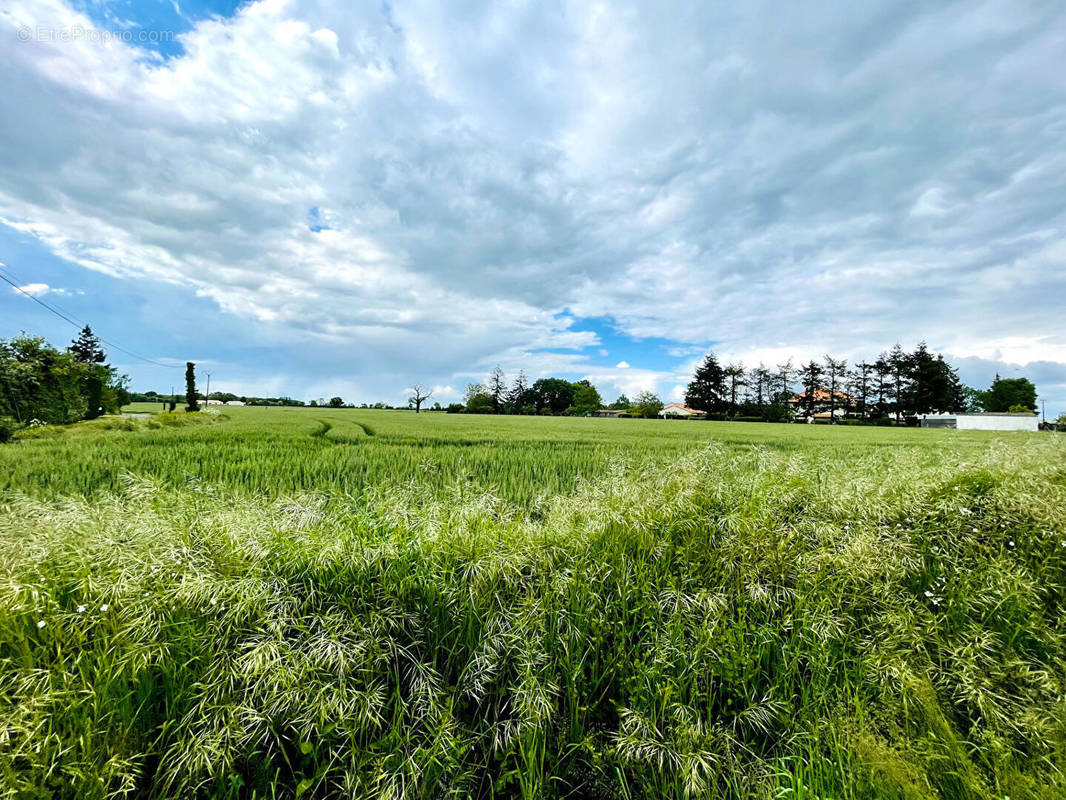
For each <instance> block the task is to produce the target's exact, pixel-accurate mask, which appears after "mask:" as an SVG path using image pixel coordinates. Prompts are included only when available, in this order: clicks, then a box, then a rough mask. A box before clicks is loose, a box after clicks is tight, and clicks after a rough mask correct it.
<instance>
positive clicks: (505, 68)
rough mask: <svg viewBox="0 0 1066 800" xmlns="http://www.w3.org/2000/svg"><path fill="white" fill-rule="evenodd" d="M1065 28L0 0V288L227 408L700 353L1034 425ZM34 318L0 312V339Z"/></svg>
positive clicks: (1058, 334) (1051, 381)
mask: <svg viewBox="0 0 1066 800" xmlns="http://www.w3.org/2000/svg"><path fill="white" fill-rule="evenodd" d="M102 32H107V33H108V34H109V35H104V34H103V33H102ZM1064 36H1066V11H1064V10H1063V9H1062V8H1061V7H1057V6H1056V5H1054V4H1043V3H1024V2H983V3H974V4H959V3H901V2H889V3H868V4H862V6H861V7H853V6H840V5H834V4H824V5H818V4H816V5H813V6H809V7H805V8H803V9H802V10H800V9H798V8H797V7H795V6H794V4H780V3H750V4H744V5H743V7H736V8H733V7H715V6H714V5H710V4H705V3H695V2H693V3H678V4H676V5H674V6H672V8H671V10H670V12H669V13H664V12H663V11H662V10H661V9H660V8H659V7H658V6H656V5H653V4H640V3H637V4H630V3H624V2H623V3H618V4H612V5H611V6H609V7H607V6H603V5H600V4H596V3H584V2H577V1H576V0H575V1H574V2H557V3H521V2H519V3H512V4H507V5H500V4H489V3H473V2H461V3H457V2H452V3H443V4H442V3H439V2H428V0H427V2H397V3H393V4H362V5H359V6H356V7H354V8H353V7H351V6H349V5H347V4H336V3H328V2H315V1H312V0H262V1H261V2H255V3H246V4H242V5H239V6H238V4H236V3H203V2H195V3H190V2H169V0H168V2H155V1H154V0H153V2H134V1H133V0H127V1H126V2H94V1H93V0H88V1H82V2H77V3H75V4H74V5H70V4H66V3H64V2H62V1H61V0H34V2H24V1H23V0H14V1H13V2H9V3H7V4H5V7H4V9H3V10H0V72H2V74H4V75H5V78H6V80H5V87H4V89H3V90H2V91H0V263H2V264H4V265H5V267H4V268H5V269H6V270H8V271H9V272H10V273H13V274H14V275H16V276H17V277H18V279H19V281H20V282H21V283H22V284H23V285H25V286H28V287H32V289H31V290H32V291H33V292H35V293H37V294H39V296H41V298H42V299H44V300H47V301H48V302H51V303H54V304H57V305H59V306H61V307H62V308H63V309H65V310H66V311H68V312H69V313H70V314H72V315H73V316H76V317H78V318H79V319H85V320H87V321H89V322H91V323H92V324H93V326H94V328H96V329H97V330H99V331H100V332H101V333H102V335H104V336H105V337H106V338H108V339H111V340H113V341H115V342H118V343H120V344H122V345H123V346H124V347H126V348H127V349H129V350H132V351H135V352H137V353H140V354H143V355H145V356H147V357H149V358H151V359H153V360H158V361H164V362H167V363H171V362H173V363H175V364H179V365H180V364H183V363H184V361H186V360H194V361H196V362H197V363H198V364H200V365H201V370H202V371H208V370H210V371H211V372H212V374H213V376H214V377H213V378H212V388H215V387H217V388H219V389H221V390H231V391H235V392H238V393H255V394H282V393H284V394H290V395H293V396H297V397H303V398H314V397H322V396H330V395H333V394H340V395H342V396H343V397H345V398H346V399H350V400H354V401H355V402H364V401H366V402H373V401H376V400H385V401H388V402H394V403H395V402H401V401H402V399H403V397H404V396H405V390H406V388H407V387H408V386H410V385H411V384H412V383H414V382H420V383H429V384H431V385H433V386H434V387H436V397H437V398H439V399H441V400H442V401H445V402H446V401H448V400H450V399H453V398H454V397H457V396H458V395H460V394H461V393H462V390H463V387H464V385H465V384H466V383H467V382H468V381H470V380H475V379H477V378H479V377H481V376H483V375H484V374H485V373H487V371H488V370H489V369H491V368H492V366H494V365H495V364H497V363H499V364H501V365H502V366H503V368H504V369H505V370H506V371H507V372H508V373H510V374H514V373H515V372H517V371H518V370H519V369H522V370H524V371H525V372H526V373H527V374H529V375H530V376H531V377H538V376H541V375H546V374H561V375H567V376H570V377H574V378H578V377H588V378H590V379H592V380H593V381H594V382H595V383H596V384H597V385H598V386H599V387H600V388H601V390H602V392H603V394H604V395H605V396H608V397H613V396H616V395H617V394H618V393H620V392H626V393H628V394H631V395H632V394H634V393H636V392H637V391H639V390H641V389H653V390H655V391H657V392H659V393H660V394H661V395H663V396H664V397H667V398H675V397H677V396H678V393H679V391H680V387H681V386H683V384H684V382H685V381H686V380H687V377H688V375H689V374H690V373H691V369H692V367H693V364H694V362H695V361H696V360H698V358H699V357H700V355H701V354H702V352H704V351H705V350H706V349H707V348H708V347H714V348H715V349H716V350H717V351H718V352H719V353H720V354H721V355H722V357H724V358H726V359H729V360H743V361H744V363H746V364H747V365H749V366H751V365H754V364H757V363H759V362H760V361H763V362H765V363H766V364H774V363H777V362H779V361H781V360H783V359H784V358H787V357H789V356H791V357H792V358H794V359H795V360H797V361H799V360H801V359H806V358H809V357H812V356H814V357H820V356H821V355H823V354H824V353H827V352H829V353H834V354H836V355H838V356H843V357H846V358H849V359H852V360H855V359H859V358H864V357H870V356H873V355H876V354H877V352H879V351H880V350H882V349H884V348H887V347H889V346H890V345H891V344H893V343H894V342H896V341H899V342H901V343H902V344H903V345H904V346H907V347H911V346H913V345H914V344H915V343H916V342H917V341H919V340H925V341H927V342H928V343H929V345H930V346H931V347H933V348H935V349H937V350H939V351H941V352H944V353H945V354H946V355H947V356H948V357H949V358H950V359H951V360H952V361H953V363H955V364H957V365H958V366H959V367H960V369H961V371H962V374H963V377H964V379H965V380H966V381H967V382H968V383H970V384H972V385H976V386H983V385H987V383H988V382H989V381H990V380H991V378H992V376H993V375H994V374H995V373H996V372H999V373H1001V374H1005V375H1027V376H1029V377H1031V378H1032V379H1033V380H1034V381H1035V382H1036V383H1037V386H1038V390H1039V392H1040V395H1041V397H1042V398H1044V399H1045V400H1047V403H1048V413H1049V414H1052V413H1054V414H1057V413H1058V412H1059V411H1066V323H1064V321H1063V320H1064V315H1063V313H1062V312H1063V298H1064V297H1066V266H1064V264H1066V242H1064V239H1063V232H1064V229H1066V204H1064V203H1063V202H1062V197H1063V196H1066V192H1064V190H1066V146H1064V142H1066V85H1064V84H1063V82H1062V80H1061V77H1060V76H1061V75H1062V74H1064V73H1066V51H1064V49H1063V48H1062V46H1061V43H1062V41H1063V38H1064ZM69 328H70V326H69V325H66V323H63V322H61V321H60V320H58V319H56V318H54V317H51V316H50V315H48V314H47V312H45V311H44V310H43V309H41V308H40V307H39V306H37V305H36V304H34V303H32V302H31V301H29V300H27V299H26V298H25V297H22V296H20V295H18V294H17V293H15V292H14V291H13V290H9V289H8V288H7V287H5V290H4V291H0V336H11V335H14V334H15V333H17V332H18V331H20V330H27V331H31V332H36V333H41V334H42V335H45V336H46V337H48V338H49V339H51V340H52V341H54V342H56V343H63V342H66V341H67V340H69V338H70V336H71V335H72V333H73V331H72V330H70V329H69ZM113 360H114V362H115V363H117V364H118V365H119V366H120V367H121V368H122V369H123V370H124V371H125V372H127V373H128V374H130V376H131V377H132V378H133V384H134V386H135V387H136V388H139V389H148V388H154V389H156V390H166V389H169V385H170V382H171V381H172V380H174V379H175V378H174V376H177V380H178V381H180V378H181V374H180V370H179V369H176V368H175V369H171V370H168V369H166V368H164V367H159V366H154V365H150V364H147V363H144V362H138V361H136V360H135V359H131V358H129V357H127V356H124V355H121V354H118V353H115V354H113Z"/></svg>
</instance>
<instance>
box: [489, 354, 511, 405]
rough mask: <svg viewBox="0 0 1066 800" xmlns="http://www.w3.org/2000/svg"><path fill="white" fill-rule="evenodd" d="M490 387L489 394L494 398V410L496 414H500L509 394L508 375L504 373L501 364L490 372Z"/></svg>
mask: <svg viewBox="0 0 1066 800" xmlns="http://www.w3.org/2000/svg"><path fill="white" fill-rule="evenodd" d="M488 389H489V396H490V397H491V398H492V411H493V413H494V414H499V413H500V411H501V410H502V409H503V403H504V400H505V399H506V396H507V376H506V375H504V373H503V370H502V369H500V365H499V364H497V365H496V368H495V369H494V370H492V372H491V373H489V383H488Z"/></svg>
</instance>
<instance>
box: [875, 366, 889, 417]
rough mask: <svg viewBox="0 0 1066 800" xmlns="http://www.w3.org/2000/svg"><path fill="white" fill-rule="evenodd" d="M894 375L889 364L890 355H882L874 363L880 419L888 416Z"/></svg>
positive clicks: (877, 413) (877, 412)
mask: <svg viewBox="0 0 1066 800" xmlns="http://www.w3.org/2000/svg"><path fill="white" fill-rule="evenodd" d="M891 375H892V367H891V365H890V364H889V362H888V353H884V352H883V353H881V355H879V356H878V357H877V360H876V361H874V379H875V388H876V390H877V411H876V415H877V416H878V417H885V416H888V410H889V404H888V395H889V390H890V386H891V380H890V377H891Z"/></svg>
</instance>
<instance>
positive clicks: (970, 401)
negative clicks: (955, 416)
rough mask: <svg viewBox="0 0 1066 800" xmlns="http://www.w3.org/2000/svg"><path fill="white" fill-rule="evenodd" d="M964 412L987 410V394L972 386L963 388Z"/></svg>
mask: <svg viewBox="0 0 1066 800" xmlns="http://www.w3.org/2000/svg"><path fill="white" fill-rule="evenodd" d="M961 410H962V411H969V412H971V413H974V412H980V411H984V410H985V393H984V392H982V391H981V390H980V389H974V388H973V387H972V386H963V387H962V409H961Z"/></svg>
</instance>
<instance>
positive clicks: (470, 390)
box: [463, 383, 489, 405]
mask: <svg viewBox="0 0 1066 800" xmlns="http://www.w3.org/2000/svg"><path fill="white" fill-rule="evenodd" d="M488 393H489V391H488V389H486V388H485V384H483V383H468V384H467V385H466V391H465V392H463V405H469V404H470V400H471V399H472V398H474V397H476V396H477V395H479V394H488Z"/></svg>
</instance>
